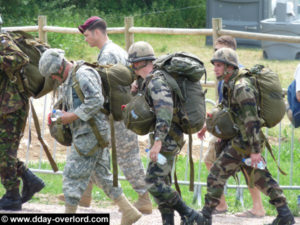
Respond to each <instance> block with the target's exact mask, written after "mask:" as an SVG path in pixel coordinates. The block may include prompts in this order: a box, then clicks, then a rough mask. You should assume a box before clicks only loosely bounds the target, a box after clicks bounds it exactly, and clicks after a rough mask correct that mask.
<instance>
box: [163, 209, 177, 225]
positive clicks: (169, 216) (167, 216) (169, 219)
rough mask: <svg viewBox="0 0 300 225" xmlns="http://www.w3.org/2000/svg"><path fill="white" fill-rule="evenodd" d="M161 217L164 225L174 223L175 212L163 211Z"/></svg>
mask: <svg viewBox="0 0 300 225" xmlns="http://www.w3.org/2000/svg"><path fill="white" fill-rule="evenodd" d="M161 219H162V224H163V225H174V212H173V213H171V212H170V213H161Z"/></svg>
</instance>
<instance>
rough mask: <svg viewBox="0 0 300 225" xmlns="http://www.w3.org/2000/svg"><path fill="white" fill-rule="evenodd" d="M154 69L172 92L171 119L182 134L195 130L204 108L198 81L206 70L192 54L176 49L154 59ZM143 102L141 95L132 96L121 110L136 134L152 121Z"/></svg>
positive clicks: (148, 127) (149, 126)
mask: <svg viewBox="0 0 300 225" xmlns="http://www.w3.org/2000/svg"><path fill="white" fill-rule="evenodd" d="M156 70H159V71H160V72H161V73H162V75H163V76H164V78H165V80H166V82H167V83H168V85H169V87H170V88H171V89H172V91H173V92H174V94H175V95H174V96H175V99H174V111H173V122H175V123H177V124H178V125H179V126H180V127H181V128H182V130H183V132H184V133H186V134H193V133H195V132H197V131H199V130H200V129H201V128H202V126H203V124H204V121H205V112H206V110H205V93H204V92H203V90H202V86H201V84H200V79H201V77H202V76H203V74H206V71H205V68H204V65H203V62H202V61H201V60H200V59H198V57H197V56H195V55H192V54H190V53H185V52H178V53H174V54H169V55H163V56H161V57H159V58H158V59H157V60H155V62H154V72H155V71H156ZM136 102H139V103H140V104H136ZM144 102H145V100H144V98H143V97H141V96H136V97H134V99H133V100H132V101H131V102H130V103H129V104H128V105H127V106H126V108H125V110H124V115H125V116H124V122H125V125H126V127H127V128H128V129H131V130H133V131H134V132H136V133H137V134H140V135H143V134H146V133H148V132H149V131H151V129H152V128H153V126H151V123H148V121H153V119H152V117H154V115H153V114H152V113H149V112H147V113H146V112H145V110H143V109H141V107H142V106H143V105H144ZM143 108H144V107H143ZM135 125H138V126H139V127H136V126H135ZM139 129H140V130H139Z"/></svg>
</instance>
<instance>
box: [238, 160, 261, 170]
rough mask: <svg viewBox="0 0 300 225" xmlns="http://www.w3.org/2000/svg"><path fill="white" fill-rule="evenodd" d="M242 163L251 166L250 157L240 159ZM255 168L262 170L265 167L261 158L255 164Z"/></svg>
mask: <svg viewBox="0 0 300 225" xmlns="http://www.w3.org/2000/svg"><path fill="white" fill-rule="evenodd" d="M242 161H243V163H245V164H246V165H247V166H251V158H246V159H242ZM256 166H257V169H260V170H264V169H265V168H266V164H265V162H264V161H263V160H262V161H260V162H259V163H258V164H257V165H256Z"/></svg>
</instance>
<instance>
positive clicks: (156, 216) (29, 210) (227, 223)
mask: <svg viewBox="0 0 300 225" xmlns="http://www.w3.org/2000/svg"><path fill="white" fill-rule="evenodd" d="M62 212H64V206H63V205H45V204H37V203H25V204H24V205H23V209H22V211H14V212H11V211H1V210H0V214H1V215H0V217H2V216H4V214H8V213H22V214H23V213H25V214H40V213H62ZM77 212H78V213H84V214H93V213H110V224H111V225H119V224H120V220H121V213H119V212H118V209H117V207H114V206H109V207H107V208H96V207H90V208H83V207H79V208H78V211H77ZM273 219H274V217H270V216H266V217H264V218H259V219H251V218H243V219H241V218H238V217H236V216H234V215H232V214H224V215H216V216H214V218H213V224H214V225H235V224H236V225H263V224H266V223H271V221H272V220H273ZM2 224H4V223H2ZM135 224H136V225H160V224H161V218H160V213H159V211H158V210H157V209H155V210H154V211H153V213H152V214H151V215H143V216H142V218H141V219H140V220H139V221H137V222H136V223H135ZM175 224H176V225H177V224H178V225H179V224H180V217H179V215H178V214H176V215H175ZM296 224H298V225H300V217H297V218H296Z"/></svg>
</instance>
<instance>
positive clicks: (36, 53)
mask: <svg viewBox="0 0 300 225" xmlns="http://www.w3.org/2000/svg"><path fill="white" fill-rule="evenodd" d="M8 34H9V35H10V36H11V37H12V39H13V40H14V42H15V43H16V45H17V46H18V47H19V48H20V49H21V50H22V51H23V52H24V53H25V54H26V55H27V56H28V57H29V59H30V61H29V63H28V64H27V65H25V66H24V68H23V71H22V75H21V77H22V78H23V80H22V81H20V80H18V81H17V82H22V83H20V84H18V85H19V87H20V85H22V86H23V88H24V91H25V92H26V94H27V95H28V96H30V97H31V96H32V97H34V98H39V97H42V96H44V95H46V94H48V93H49V92H51V91H52V90H53V89H54V88H56V86H57V83H56V81H55V80H52V78H51V77H48V78H45V77H44V76H42V75H41V74H40V71H39V67H38V66H39V60H40V58H41V55H42V53H43V52H44V51H46V50H47V49H48V48H50V46H49V45H47V44H46V43H44V42H41V41H39V40H38V39H36V38H34V37H33V36H32V35H30V34H28V33H26V32H24V31H10V32H8Z"/></svg>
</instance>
